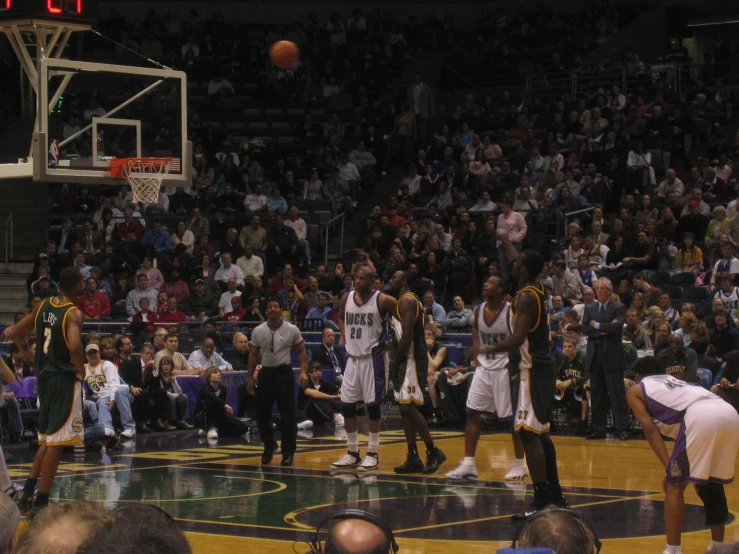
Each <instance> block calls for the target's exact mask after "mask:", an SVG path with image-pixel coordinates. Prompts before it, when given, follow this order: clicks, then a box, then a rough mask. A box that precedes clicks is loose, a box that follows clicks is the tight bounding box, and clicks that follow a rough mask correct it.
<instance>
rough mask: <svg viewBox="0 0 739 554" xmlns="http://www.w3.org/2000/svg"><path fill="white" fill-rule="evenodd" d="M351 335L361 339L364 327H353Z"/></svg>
mask: <svg viewBox="0 0 739 554" xmlns="http://www.w3.org/2000/svg"><path fill="white" fill-rule="evenodd" d="M349 337H351V338H353V339H361V338H362V328H361V327H352V329H351V332H350V333H349Z"/></svg>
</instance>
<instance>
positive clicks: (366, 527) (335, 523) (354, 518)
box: [313, 510, 398, 554]
mask: <svg viewBox="0 0 739 554" xmlns="http://www.w3.org/2000/svg"><path fill="white" fill-rule="evenodd" d="M326 523H327V524H328V529H327V536H326V542H325V543H324V545H323V550H321V545H320V542H319V533H320V531H321V528H322V527H323V525H325V524H326ZM313 549H314V550H313V551H314V552H324V554H354V553H356V554H360V553H361V554H387V553H388V552H393V553H396V552H397V551H398V543H396V542H395V537H393V532H392V530H391V529H390V527H389V526H388V525H387V524H385V523H384V522H383V521H382V520H380V519H379V518H377V517H376V516H374V515H372V514H370V513H367V512H363V511H361V510H347V511H346V512H343V513H339V514H334V515H333V516H331V517H329V518H328V521H327V522H323V523H321V525H319V527H318V529H317V531H316V535H315V536H314V538H313Z"/></svg>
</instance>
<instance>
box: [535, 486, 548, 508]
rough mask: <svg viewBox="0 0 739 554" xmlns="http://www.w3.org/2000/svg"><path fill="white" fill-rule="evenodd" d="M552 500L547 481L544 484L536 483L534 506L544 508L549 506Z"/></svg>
mask: <svg viewBox="0 0 739 554" xmlns="http://www.w3.org/2000/svg"><path fill="white" fill-rule="evenodd" d="M550 499H551V495H550V492H549V484H548V483H547V482H546V481H545V482H544V483H534V504H535V505H537V506H539V507H542V508H543V507H544V506H546V505H547V504H549V500H550Z"/></svg>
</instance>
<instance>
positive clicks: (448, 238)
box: [434, 223, 452, 252]
mask: <svg viewBox="0 0 739 554" xmlns="http://www.w3.org/2000/svg"><path fill="white" fill-rule="evenodd" d="M434 231H435V234H434V236H435V237H436V238H438V239H439V240H440V241H441V244H442V245H443V246H444V250H445V251H447V252H450V251H451V249H452V235H450V234H449V233H447V232H446V231H445V230H444V225H442V224H441V223H437V224H436V225H435V226H434Z"/></svg>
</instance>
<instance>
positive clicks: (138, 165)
mask: <svg viewBox="0 0 739 554" xmlns="http://www.w3.org/2000/svg"><path fill="white" fill-rule="evenodd" d="M171 163H172V158H116V159H113V160H111V161H110V175H111V177H113V178H114V179H126V180H127V181H128V184H129V185H131V190H133V201H134V202H142V203H151V204H155V203H157V202H158V201H159V189H160V187H161V186H162V179H164V177H165V175H167V174H169V168H170V165H171Z"/></svg>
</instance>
